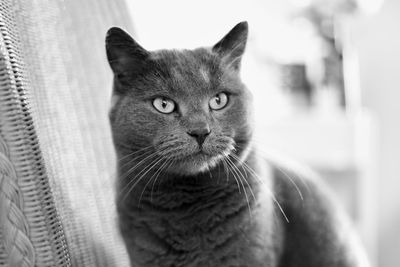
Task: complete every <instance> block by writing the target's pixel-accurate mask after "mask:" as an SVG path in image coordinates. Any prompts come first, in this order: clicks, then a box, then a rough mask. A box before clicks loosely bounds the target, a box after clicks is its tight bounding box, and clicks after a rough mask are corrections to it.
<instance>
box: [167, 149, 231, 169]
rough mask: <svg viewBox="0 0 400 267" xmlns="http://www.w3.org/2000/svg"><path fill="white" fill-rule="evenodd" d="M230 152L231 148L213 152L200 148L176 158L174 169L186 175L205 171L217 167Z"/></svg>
mask: <svg viewBox="0 0 400 267" xmlns="http://www.w3.org/2000/svg"><path fill="white" fill-rule="evenodd" d="M229 154H230V151H229V150H226V151H222V152H220V153H215V154H211V153H209V152H208V151H205V150H204V149H201V148H200V149H199V150H197V151H196V152H193V153H191V154H189V155H186V156H185V157H180V158H179V159H176V160H175V164H173V165H174V166H173V168H172V171H173V172H176V173H179V174H184V175H195V174H198V173H203V172H206V171H209V170H210V169H213V168H214V167H216V166H217V165H218V163H220V162H221V161H222V160H223V158H224V157H228V155H229Z"/></svg>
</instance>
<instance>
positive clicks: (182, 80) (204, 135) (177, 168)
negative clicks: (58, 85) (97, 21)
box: [107, 23, 252, 175]
mask: <svg viewBox="0 0 400 267" xmlns="http://www.w3.org/2000/svg"><path fill="white" fill-rule="evenodd" d="M246 39H247V23H241V24H238V25H237V26H236V27H235V28H234V29H232V31H231V32H230V33H228V35H226V36H225V37H224V38H223V39H222V40H221V41H220V42H219V43H217V44H216V45H215V46H214V47H213V48H199V49H195V50H183V51H175V50H161V51H156V52H149V51H147V50H145V49H143V48H142V47H140V46H139V45H138V44H137V43H136V42H135V41H134V40H133V39H132V38H131V37H130V36H128V35H127V34H126V33H125V32H123V31H122V30H120V29H116V28H113V29H110V31H109V33H108V35H107V56H108V59H109V62H110V65H111V68H112V69H113V71H114V74H115V77H114V95H113V102H114V103H113V106H112V109H111V112H110V120H111V126H112V131H113V138H114V143H115V145H116V149H117V152H118V154H119V156H120V157H122V156H125V154H128V153H132V152H135V151H139V150H141V151H143V157H142V158H144V157H146V155H147V156H148V157H150V155H156V156H153V159H152V160H153V163H155V164H157V163H158V164H160V165H162V164H164V168H167V166H168V171H173V172H176V173H180V174H184V175H189V174H195V173H198V172H202V171H205V170H208V169H209V168H212V167H214V166H216V164H218V163H219V162H220V161H221V160H223V159H224V158H225V157H227V156H228V155H229V154H236V155H238V156H239V154H240V152H241V151H243V150H244V149H245V147H246V146H247V143H248V140H249V138H250V135H251V131H252V129H251V124H250V121H251V120H250V119H249V116H250V106H251V105H250V103H249V101H250V94H249V92H248V91H247V89H246V88H245V86H244V85H243V83H242V82H241V80H240V77H239V69H240V59H241V56H242V54H243V52H244V49H245V45H246ZM139 154H140V152H139ZM157 161H158V162H157Z"/></svg>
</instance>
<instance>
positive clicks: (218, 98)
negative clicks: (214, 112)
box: [215, 95, 221, 105]
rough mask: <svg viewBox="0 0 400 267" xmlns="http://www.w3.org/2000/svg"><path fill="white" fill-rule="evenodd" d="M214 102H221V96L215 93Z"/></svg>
mask: <svg viewBox="0 0 400 267" xmlns="http://www.w3.org/2000/svg"><path fill="white" fill-rule="evenodd" d="M215 102H216V103H217V104H218V105H220V104H221V97H220V96H219V95H217V96H216V97H215Z"/></svg>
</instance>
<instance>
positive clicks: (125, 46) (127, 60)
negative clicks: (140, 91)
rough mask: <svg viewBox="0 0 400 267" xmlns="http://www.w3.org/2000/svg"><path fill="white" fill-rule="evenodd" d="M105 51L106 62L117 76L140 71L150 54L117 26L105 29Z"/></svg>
mask: <svg viewBox="0 0 400 267" xmlns="http://www.w3.org/2000/svg"><path fill="white" fill-rule="evenodd" d="M106 52H107V59H108V63H109V64H110V67H111V69H112V70H113V72H114V74H115V75H116V76H117V77H121V76H124V75H127V74H130V75H134V72H135V71H138V72H140V71H141V70H142V69H143V67H144V65H145V62H146V60H147V59H148V58H149V55H150V52H148V51H147V50H146V49H144V48H143V47H141V46H140V45H139V44H138V43H137V42H136V41H135V40H134V39H133V38H132V37H131V36H130V35H129V34H128V33H126V32H125V31H123V30H122V29H120V28H117V27H113V28H111V29H109V30H108V31H107V35H106Z"/></svg>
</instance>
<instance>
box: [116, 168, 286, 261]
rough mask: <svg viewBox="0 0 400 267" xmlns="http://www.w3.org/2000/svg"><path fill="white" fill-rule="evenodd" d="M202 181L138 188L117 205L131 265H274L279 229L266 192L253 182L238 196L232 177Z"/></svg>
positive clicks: (278, 243)
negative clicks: (135, 192)
mask: <svg viewBox="0 0 400 267" xmlns="http://www.w3.org/2000/svg"><path fill="white" fill-rule="evenodd" d="M228 176H229V175H228ZM204 179H205V180H207V181H205V182H204V183H202V182H198V181H192V182H189V183H185V182H184V181H180V182H178V183H172V184H169V185H164V186H162V187H160V188H151V187H149V188H148V189H144V188H140V187H138V189H137V191H138V193H137V194H131V196H133V197H131V198H130V199H129V198H127V199H125V200H124V201H122V202H121V204H120V205H119V213H120V217H121V218H120V226H121V231H122V235H123V237H124V238H125V241H126V242H127V244H128V249H129V250H131V251H130V256H131V261H132V262H133V263H135V262H136V263H137V266H221V267H222V266H266V265H265V264H266V262H268V263H269V264H270V265H268V266H275V262H276V255H277V251H278V250H279V247H280V244H281V241H280V240H279V234H278V233H279V231H280V229H279V226H280V224H279V223H277V221H276V220H274V218H273V216H274V214H273V213H274V210H273V209H272V207H273V205H272V203H271V201H270V198H269V197H266V196H268V192H266V191H265V190H267V188H266V187H265V186H262V185H260V184H255V183H254V184H249V185H246V186H244V188H245V189H246V192H245V191H244V189H243V188H242V189H241V191H240V192H239V190H238V185H237V184H236V181H235V180H233V181H230V177H228V180H226V178H225V177H224V179H223V178H222V177H221V178H216V177H214V178H211V177H208V178H204ZM249 180H250V179H249ZM239 183H240V182H239ZM139 188H140V189H139ZM250 189H251V190H250ZM143 190H144V191H143ZM140 191H142V192H143V194H141V192H140ZM134 196H136V197H134ZM139 201H140V203H139ZM248 203H249V204H248ZM133 266H135V265H133Z"/></svg>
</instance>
